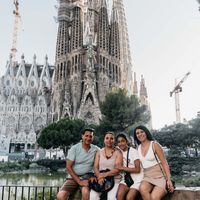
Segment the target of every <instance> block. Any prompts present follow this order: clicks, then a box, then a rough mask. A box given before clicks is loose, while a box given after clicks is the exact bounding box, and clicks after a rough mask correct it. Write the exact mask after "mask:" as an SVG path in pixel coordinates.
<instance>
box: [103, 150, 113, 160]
mask: <svg viewBox="0 0 200 200" xmlns="http://www.w3.org/2000/svg"><path fill="white" fill-rule="evenodd" d="M114 151H115V150H112V151H111V153H109V155H108V153H107V152H106V148H104V153H105V156H106V158H107V159H109V158H111V157H112V156H113V153H114Z"/></svg>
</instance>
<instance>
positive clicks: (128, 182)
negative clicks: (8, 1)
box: [124, 148, 134, 187]
mask: <svg viewBox="0 0 200 200" xmlns="http://www.w3.org/2000/svg"><path fill="white" fill-rule="evenodd" d="M129 150H130V148H128V151H127V157H126V166H127V167H128V156H129ZM124 182H125V183H126V185H127V186H128V187H130V186H131V185H133V183H134V181H133V179H132V177H131V174H130V173H129V172H125V174H124Z"/></svg>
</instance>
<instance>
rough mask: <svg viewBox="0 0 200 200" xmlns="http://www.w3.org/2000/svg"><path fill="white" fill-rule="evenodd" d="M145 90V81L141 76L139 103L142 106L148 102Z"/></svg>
mask: <svg viewBox="0 0 200 200" xmlns="http://www.w3.org/2000/svg"><path fill="white" fill-rule="evenodd" d="M147 98H148V96H147V89H146V86H145V80H144V77H143V75H141V81H140V102H141V104H142V105H148V101H147Z"/></svg>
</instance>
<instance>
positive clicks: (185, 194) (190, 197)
mask: <svg viewBox="0 0 200 200" xmlns="http://www.w3.org/2000/svg"><path fill="white" fill-rule="evenodd" d="M80 199H81V194H80V191H77V193H76V194H75V195H74V198H73V200H80ZM138 200H139V199H138ZM140 200H141V199H140ZM162 200H200V188H199V190H195V189H194V190H192V189H187V190H184V189H176V191H175V192H174V193H173V194H170V195H167V196H166V197H165V198H163V199H162Z"/></svg>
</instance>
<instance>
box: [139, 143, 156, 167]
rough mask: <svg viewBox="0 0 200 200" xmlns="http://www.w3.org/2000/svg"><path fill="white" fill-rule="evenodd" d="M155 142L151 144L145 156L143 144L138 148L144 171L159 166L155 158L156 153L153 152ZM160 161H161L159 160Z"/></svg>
mask: <svg viewBox="0 0 200 200" xmlns="http://www.w3.org/2000/svg"><path fill="white" fill-rule="evenodd" d="M153 142H154V141H151V143H150V145H149V149H148V151H147V154H146V155H145V156H143V155H142V152H141V144H140V145H139V147H138V154H139V157H140V161H141V164H142V167H143V168H144V169H146V168H149V167H152V166H154V165H157V164H158V162H157V160H156V158H155V155H154V152H153V147H152V145H153ZM157 158H158V157H157ZM158 161H159V159H158ZM159 162H160V161H159Z"/></svg>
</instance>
